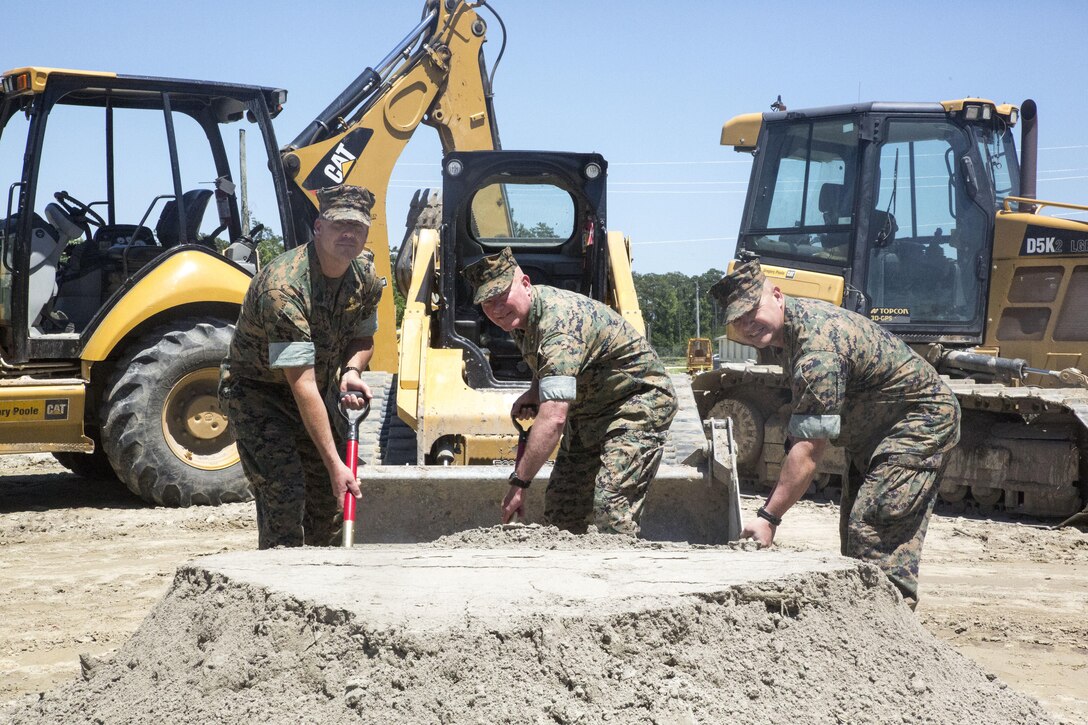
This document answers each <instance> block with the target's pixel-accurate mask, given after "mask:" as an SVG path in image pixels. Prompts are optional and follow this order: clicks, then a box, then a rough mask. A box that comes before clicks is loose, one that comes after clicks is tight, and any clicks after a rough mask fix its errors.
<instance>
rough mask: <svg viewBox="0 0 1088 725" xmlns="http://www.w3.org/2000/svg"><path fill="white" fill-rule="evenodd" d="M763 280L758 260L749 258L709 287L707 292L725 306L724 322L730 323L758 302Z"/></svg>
mask: <svg viewBox="0 0 1088 725" xmlns="http://www.w3.org/2000/svg"><path fill="white" fill-rule="evenodd" d="M763 282H764V277H763V270H762V269H761V268H760V266H759V262H757V261H756V260H751V261H748V262H745V263H743V264H741V265H738V266H737V267H734V268H733V271H732V272H730V273H729V274H727V275H725V276H724V277H722V278H721V279H720V280H718V282H717V283H715V285H714V286H713V287H711V288H710V291H709V293H708V294H710V295H711V296H712V297H713V298H714V299H716V300H717V301H718V303H719V304H721V305H724V306H725V322H726V324H731V323H733V322H736V320H737V318H738V317H740V316H741V315H743V314H744V313H745V312H748V311H749V310H751V309H753V308H755V306H756V305H758V304H759V299H760V297H761V296H762V295H763Z"/></svg>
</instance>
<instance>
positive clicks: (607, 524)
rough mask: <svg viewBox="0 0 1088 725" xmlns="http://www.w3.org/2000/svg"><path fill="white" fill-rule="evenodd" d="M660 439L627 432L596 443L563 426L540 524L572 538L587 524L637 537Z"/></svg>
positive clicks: (662, 439) (647, 433) (661, 447)
mask: <svg viewBox="0 0 1088 725" xmlns="http://www.w3.org/2000/svg"><path fill="white" fill-rule="evenodd" d="M665 437H666V433H664V432H655V431H646V430H633V431H616V432H614V433H611V434H609V435H608V436H607V437H606V438H605V439H604V440H601V439H599V438H592V437H589V436H586V435H585V434H584V433H583V432H582V431H580V430H579V429H578V427H577V426H570V425H568V428H567V429H566V430H565V431H564V432H563V440H562V442H561V443H560V444H559V453H558V455H557V456H556V460H555V467H554V468H553V469H552V475H551V480H550V481H549V482H548V490H547V491H546V492H545V495H544V520H545V521H546V522H548V523H549V524H551V525H553V526H556V527H558V528H560V529H563V530H565V531H572V532H574V533H578V534H581V533H584V532H585V531H586V528H587V524H589V523H592V524H593V525H595V526H596V527H597V530H598V531H602V532H605V533H611V534H626V535H628V536H637V535H638V532H639V521H640V520H641V519H642V506H643V503H644V502H645V500H646V492H647V490H648V489H649V487H650V481H651V480H653V477H654V476H655V475H657V469H658V467H659V466H660V465H661V455H662V452H663V451H664V448H665Z"/></svg>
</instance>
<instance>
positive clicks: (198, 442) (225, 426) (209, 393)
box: [162, 368, 238, 471]
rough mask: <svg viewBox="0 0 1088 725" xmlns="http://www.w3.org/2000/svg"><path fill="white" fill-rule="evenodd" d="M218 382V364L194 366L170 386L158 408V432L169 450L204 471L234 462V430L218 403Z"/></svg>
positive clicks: (235, 448)
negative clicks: (198, 368)
mask: <svg viewBox="0 0 1088 725" xmlns="http://www.w3.org/2000/svg"><path fill="white" fill-rule="evenodd" d="M218 386H219V369H218V368H203V369H201V370H194V371H193V372H191V373H189V374H188V375H186V376H185V377H183V378H182V379H181V380H179V381H178V382H177V384H176V385H175V386H174V387H173V388H171V389H170V392H169V393H168V394H167V395H166V403H165V405H163V408H162V432H163V436H164V437H165V438H166V444H167V445H168V446H169V447H170V451H171V452H172V453H173V454H174V455H175V456H177V457H178V459H179V460H181V461H182V462H183V463H185V464H186V465H189V466H192V467H193V468H199V469H201V470H204V471H219V470H222V469H224V468H229V467H230V466H233V465H234V464H235V463H237V462H238V447H237V446H236V445H235V443H234V433H233V432H232V431H231V429H230V424H229V423H228V422H227V416H226V414H225V413H224V412H223V410H222V408H220V407H219V398H218V396H217V395H216V389H217V388H218Z"/></svg>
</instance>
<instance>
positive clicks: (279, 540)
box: [219, 379, 342, 549]
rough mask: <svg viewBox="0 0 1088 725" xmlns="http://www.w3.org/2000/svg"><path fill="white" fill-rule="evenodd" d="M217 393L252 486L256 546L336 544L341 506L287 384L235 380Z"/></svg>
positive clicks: (263, 547) (267, 547)
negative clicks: (333, 492)
mask: <svg viewBox="0 0 1088 725" xmlns="http://www.w3.org/2000/svg"><path fill="white" fill-rule="evenodd" d="M219 398H220V401H221V402H222V405H223V410H224V412H225V413H226V414H227V418H228V419H229V420H230V424H231V426H232V428H233V429H234V435H235V438H236V440H237V442H238V454H239V456H240V457H241V459H242V470H244V471H245V474H246V478H248V479H249V482H250V483H251V484H252V485H253V490H254V494H255V498H256V502H257V545H258V547H259V548H261V549H270V548H272V547H274V546H302V545H303V544H305V545H307V546H331V545H335V544H336V543H337V541H338V540H339V538H340V525H341V514H340V511H339V507H338V504H337V501H336V499H335V497H334V496H333V495H332V489H331V488H330V487H329V477H328V475H327V474H326V472H325V463H324V462H323V461H322V460H321V455H320V454H319V453H318V451H317V447H316V446H315V445H314V443H313V441H312V440H311V439H310V434H309V433H308V432H307V431H306V427H305V425H303V423H302V420H301V418H300V417H299V413H298V407H297V406H296V404H295V399H294V397H293V396H292V395H291V391H290V389H288V388H287V387H286V385H276V384H270V383H259V382H254V381H239V380H237V379H234V380H232V381H231V382H230V383H225V384H221V387H220V391H219ZM341 443H342V442H341Z"/></svg>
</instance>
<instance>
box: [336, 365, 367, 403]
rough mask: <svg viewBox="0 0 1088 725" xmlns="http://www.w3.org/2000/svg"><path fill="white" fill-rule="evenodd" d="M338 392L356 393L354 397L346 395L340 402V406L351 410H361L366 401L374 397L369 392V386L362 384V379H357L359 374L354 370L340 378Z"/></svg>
mask: <svg viewBox="0 0 1088 725" xmlns="http://www.w3.org/2000/svg"><path fill="white" fill-rule="evenodd" d="M340 392H341V393H348V392H351V393H356V395H348V396H345V397H343V398H341V400H340V403H341V405H343V406H344V407H345V408H351V409H353V410H360V409H362V408H363V407H364V406H365V405H366V403H367V401H369V400H370V399H371V398H373V397H374V394H373V393H372V392H370V386H369V385H367V384H366V383H364V382H363V379H362V378H361V377H359V373H357V372H356V371H354V370H348V371H347V372H346V373H344V376H343V377H342V378H340Z"/></svg>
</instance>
